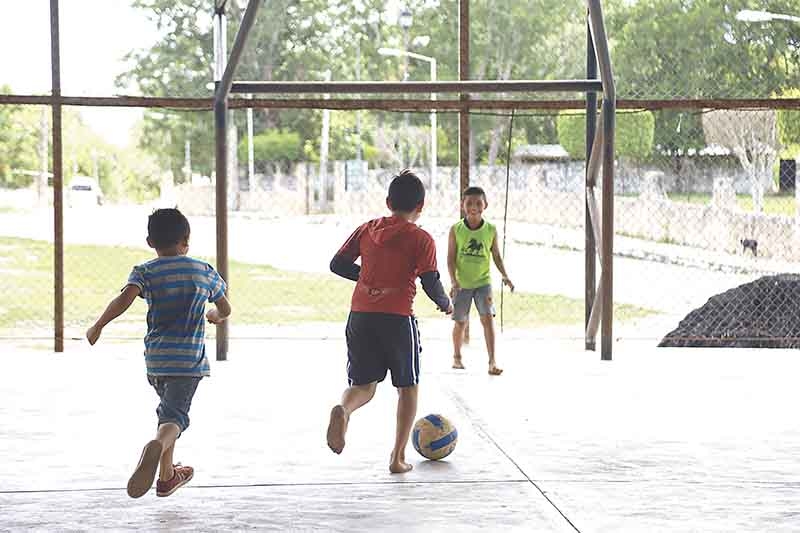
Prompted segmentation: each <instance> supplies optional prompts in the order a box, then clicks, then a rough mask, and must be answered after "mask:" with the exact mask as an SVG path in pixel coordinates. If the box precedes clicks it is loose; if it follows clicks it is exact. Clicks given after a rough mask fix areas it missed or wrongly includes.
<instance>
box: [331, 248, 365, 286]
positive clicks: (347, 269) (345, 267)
mask: <svg viewBox="0 0 800 533" xmlns="http://www.w3.org/2000/svg"><path fill="white" fill-rule="evenodd" d="M330 267H331V272H333V273H334V274H336V275H339V276H342V277H343V278H345V279H349V280H351V281H358V276H359V274H361V267H360V266H358V265H357V264H355V263H354V262H353V261H351V260H349V259H347V258H346V257H344V256H341V255H339V254H336V255H334V256H333V259H331V264H330Z"/></svg>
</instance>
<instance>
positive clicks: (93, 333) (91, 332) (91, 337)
mask: <svg viewBox="0 0 800 533" xmlns="http://www.w3.org/2000/svg"><path fill="white" fill-rule="evenodd" d="M102 332H103V328H101V327H98V326H97V324H95V325H94V326H92V327H90V328H89V329H87V330H86V340H88V341H89V344H91V345H92V346H94V343H96V342H97V339H99V338H100V334H101V333H102Z"/></svg>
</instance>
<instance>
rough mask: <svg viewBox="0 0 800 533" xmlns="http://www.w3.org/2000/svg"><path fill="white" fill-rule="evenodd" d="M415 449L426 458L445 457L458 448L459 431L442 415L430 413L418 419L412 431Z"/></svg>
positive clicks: (435, 459) (437, 458) (436, 458)
mask: <svg viewBox="0 0 800 533" xmlns="http://www.w3.org/2000/svg"><path fill="white" fill-rule="evenodd" d="M411 442H412V444H413V445H414V449H415V450H417V451H418V452H419V454H420V455H422V456H423V457H425V458H426V459H431V460H434V461H437V460H439V459H444V458H445V457H447V456H448V455H450V454H451V453H453V450H455V449H456V443H457V442H458V431H457V430H456V428H455V426H453V424H452V423H451V422H450V421H449V420H448V419H446V418H445V417H443V416H442V415H428V416H425V417H423V418H420V419H419V420H417V423H416V424H414V431H413V432H412V433H411Z"/></svg>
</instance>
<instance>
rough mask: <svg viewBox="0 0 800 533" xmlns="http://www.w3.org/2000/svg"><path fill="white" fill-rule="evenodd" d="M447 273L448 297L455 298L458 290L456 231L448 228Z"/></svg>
mask: <svg viewBox="0 0 800 533" xmlns="http://www.w3.org/2000/svg"><path fill="white" fill-rule="evenodd" d="M447 272H448V273H449V274H450V287H451V291H450V296H452V297H453V298H455V295H456V294H455V291H457V290H458V278H457V277H456V230H455V229H454V228H450V236H449V237H448V239H447Z"/></svg>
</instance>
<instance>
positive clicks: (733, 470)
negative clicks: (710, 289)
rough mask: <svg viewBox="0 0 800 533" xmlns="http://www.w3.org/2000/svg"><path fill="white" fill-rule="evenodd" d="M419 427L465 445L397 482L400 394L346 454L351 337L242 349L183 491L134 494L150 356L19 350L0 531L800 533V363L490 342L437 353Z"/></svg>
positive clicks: (745, 355) (217, 395)
mask: <svg viewBox="0 0 800 533" xmlns="http://www.w3.org/2000/svg"><path fill="white" fill-rule="evenodd" d="M422 334H423V349H424V351H423V353H422V381H421V389H420V407H419V415H420V416H422V415H424V414H427V413H432V412H436V413H441V414H444V415H445V416H447V417H449V418H450V419H451V420H452V421H453V422H454V423H455V425H456V426H457V428H458V430H459V443H458V446H457V448H456V450H455V452H454V453H453V454H452V455H451V456H450V457H448V458H447V460H446V461H441V462H427V461H424V460H423V459H422V458H421V457H420V456H418V455H417V454H416V452H415V451H414V450H413V448H412V447H411V446H409V449H408V457H409V458H410V459H411V460H412V461H411V462H412V463H413V464H414V467H415V468H414V470H413V471H412V472H410V473H409V474H406V475H401V476H397V475H390V474H389V472H388V468H387V467H388V455H389V451H390V448H391V443H392V439H393V430H394V401H395V394H394V391H393V390H392V388H391V386H390V385H389V384H384V385H383V386H382V387H380V388H379V391H378V394H377V395H376V398H375V400H374V401H373V402H372V403H371V404H369V405H368V406H366V407H365V408H364V409H362V410H361V411H359V412H358V413H356V414H355V415H354V417H353V419H352V422H351V426H350V431H349V433H348V443H347V447H346V448H345V451H344V453H343V454H342V455H341V456H336V455H334V454H332V453H331V452H330V451H329V450H328V449H327V447H326V445H325V427H326V424H327V416H328V411H329V408H330V406H331V405H332V404H333V403H335V402H336V401H337V399H338V397H339V395H340V394H341V390H342V389H343V387H344V385H345V375H344V369H345V351H344V347H343V341H341V340H332V341H331V340H328V341H325V340H291V339H286V340H272V341H246V342H245V341H235V340H234V341H232V343H231V351H230V360H229V361H227V362H212V373H213V376H212V377H211V378H210V379H208V380H204V381H203V382H202V383H201V384H200V387H199V389H198V393H197V396H196V398H195V403H194V405H193V407H192V412H191V415H192V427H191V428H190V429H189V430H188V431H187V432H186V434H185V435H184V436H183V437H182V438H181V440H180V441H179V447H178V449H177V452H176V459H177V460H180V461H182V462H183V463H184V464H190V465H192V466H194V467H195V469H196V474H195V478H194V479H193V480H192V482H191V483H190V484H189V485H187V486H186V487H185V488H183V489H181V490H179V491H178V492H177V493H175V494H174V495H173V496H171V497H169V498H156V496H155V494H154V493H153V492H151V493H149V494H147V495H146V496H144V497H143V498H141V499H139V500H132V499H130V498H128V497H127V495H126V494H125V489H124V487H125V483H126V482H127V478H128V475H129V474H130V471H131V469H132V467H133V466H134V465H135V463H136V461H137V460H138V458H139V453H140V450H141V447H142V445H143V444H144V443H145V442H146V441H147V440H148V439H149V438H150V436H151V434H152V433H153V431H154V425H155V415H154V409H155V406H156V403H157V398H156V396H155V393H154V392H152V390H151V389H150V388H149V385H148V384H147V381H146V378H145V375H144V363H143V361H142V359H141V347H140V346H141V345H140V344H139V343H128V344H112V343H106V344H103V342H102V340H101V343H100V344H99V345H98V346H95V347H94V348H92V349H89V348H88V346H85V345H81V344H74V345H69V346H68V350H69V351H68V352H67V353H66V354H65V355H53V354H48V353H44V352H37V351H26V350H21V349H13V348H11V347H8V348H6V349H4V350H3V351H2V356H0V357H2V359H1V360H2V365H3V368H2V374H0V398H2V400H3V401H2V402H0V435H1V436H2V438H0V531H20V530H40V531H86V530H129V529H130V530H163V531H176V530H187V531H188V530H191V531H238V530H279V531H287V530H304V531H306V530H319V531H416V530H419V531H470V530H486V531H514V530H517V531H575V530H578V531H602V532H605V531H704V532H705V531H737V532H741V531H798V530H800V464H799V462H798V460H797V458H798V456H800V421H798V417H797V414H796V413H797V408H796V406H797V405H798V404H800V402H798V400H800V389H799V388H798V387H797V385H796V380H797V378H796V376H797V375H798V371H799V370H800V358H798V355H797V353H795V352H792V351H781V350H771V351H770V350H761V351H755V350H724V349H717V350H710V349H706V350H691V349H655V348H654V347H653V345H652V343H648V344H646V345H644V344H642V345H637V344H627V345H619V346H617V347H616V349H615V360H614V361H613V362H601V361H600V360H599V354H596V353H586V352H582V351H580V346H579V345H578V344H577V343H571V344H557V343H545V342H538V343H531V342H530V341H527V342H523V341H505V342H501V344H500V348H499V358H500V362H501V364H502V365H503V366H504V367H505V368H506V372H505V374H504V375H503V376H501V377H497V378H492V377H489V376H488V375H486V372H485V370H486V369H485V355H484V352H483V350H482V344H481V339H480V338H477V339H473V345H472V346H471V347H470V348H468V350H467V352H466V360H465V364H466V365H467V370H466V371H462V372H458V371H454V370H451V369H450V368H449V353H450V348H449V346H448V345H447V344H446V343H445V342H443V341H436V340H434V341H429V342H426V341H425V338H424V334H425V325H424V324H422Z"/></svg>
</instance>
